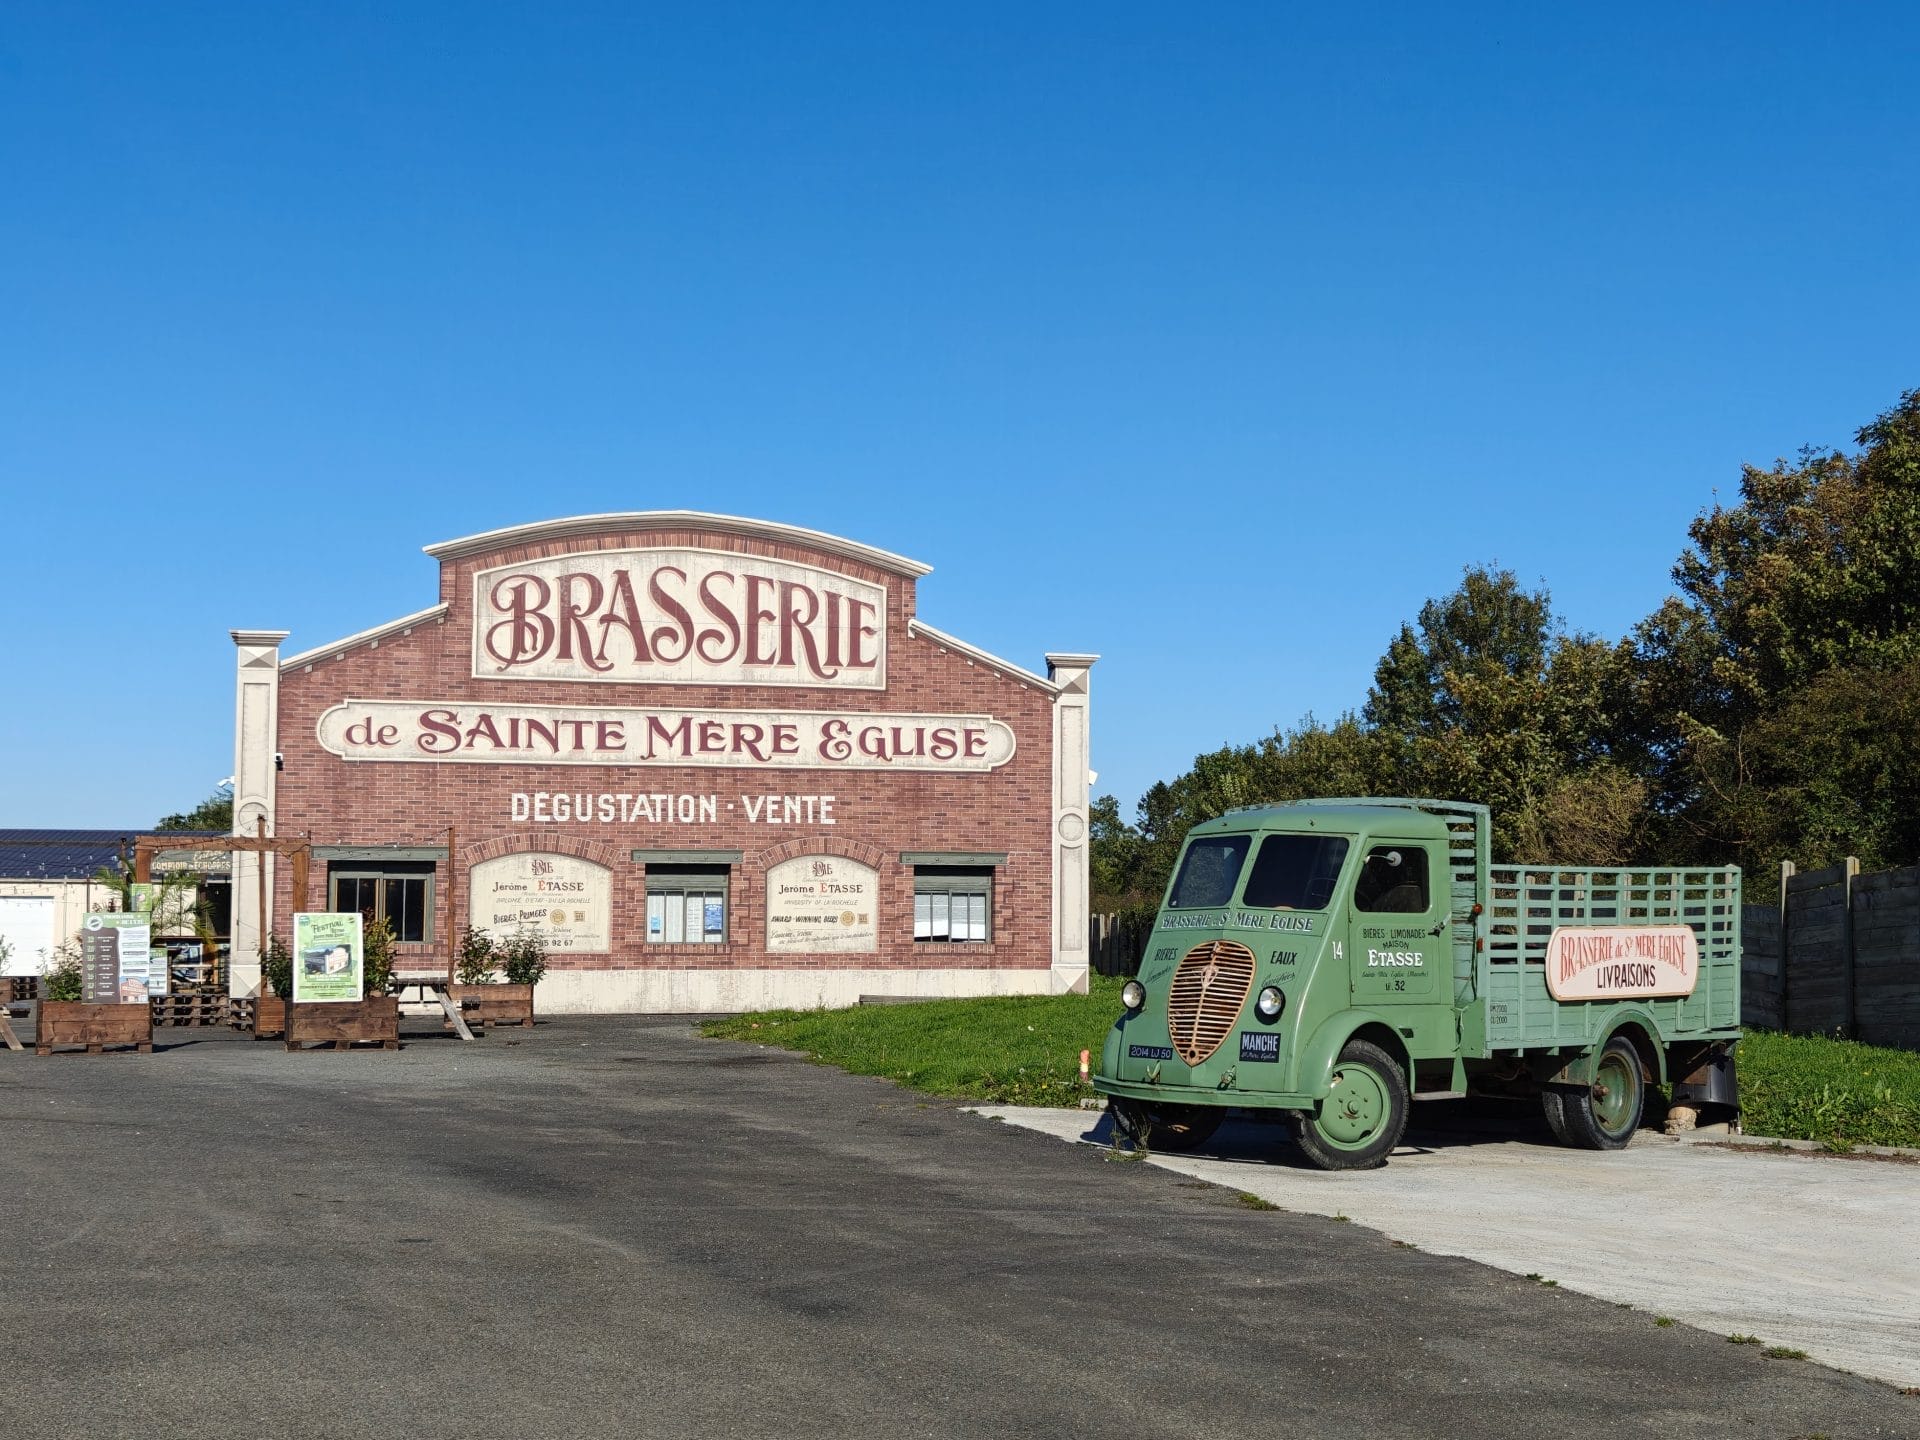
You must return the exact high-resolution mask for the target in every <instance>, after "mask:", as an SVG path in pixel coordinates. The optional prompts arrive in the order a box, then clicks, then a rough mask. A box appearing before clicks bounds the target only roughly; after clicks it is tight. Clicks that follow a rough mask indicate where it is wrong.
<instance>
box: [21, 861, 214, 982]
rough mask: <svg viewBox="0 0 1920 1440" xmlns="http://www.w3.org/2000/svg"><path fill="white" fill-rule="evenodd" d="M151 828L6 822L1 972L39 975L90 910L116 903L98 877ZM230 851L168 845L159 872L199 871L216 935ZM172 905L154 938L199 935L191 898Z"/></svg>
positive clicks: (181, 938)
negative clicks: (36, 826)
mask: <svg viewBox="0 0 1920 1440" xmlns="http://www.w3.org/2000/svg"><path fill="white" fill-rule="evenodd" d="M147 833H150V832H148V831H145V830H141V829H127V830H0V975H38V974H40V973H42V972H43V971H44V970H45V969H46V968H47V962H48V960H49V959H50V958H51V956H52V955H53V953H54V951H55V949H56V948H57V947H58V946H60V945H61V944H63V943H65V942H67V941H70V940H72V939H73V938H74V937H75V935H76V934H77V933H78V932H79V930H80V927H81V925H82V923H83V922H84V921H85V919H86V916H87V914H88V912H89V911H94V910H107V909H116V908H118V904H119V897H118V895H117V893H116V891H115V890H114V888H113V887H112V886H110V885H107V884H105V883H104V882H102V881H101V880H100V878H99V876H100V873H101V871H102V870H108V871H111V870H115V869H117V868H118V867H119V865H120V863H121V858H122V856H123V854H124V856H125V857H126V859H127V860H128V861H131V860H132V858H133V842H134V840H135V839H136V838H138V837H139V836H141V835H144V834H147ZM231 863H232V857H231V856H230V855H229V854H228V853H227V852H226V851H223V850H213V851H197V852H187V851H178V852H171V853H169V852H162V853H161V855H160V857H159V858H158V860H156V862H155V874H156V876H158V875H161V874H165V873H167V872H170V871H171V872H181V871H198V872H199V873H200V874H202V875H204V876H206V877H207V878H206V880H205V882H204V889H205V891H206V895H207V899H208V900H209V901H210V902H212V916H211V918H212V920H213V926H214V930H215V932H216V934H217V936H218V937H219V938H221V939H224V938H225V936H226V932H227V915H228V911H229V908H230V906H229V896H230V893H231V885H230V883H229V881H228V879H227V875H226V871H227V870H228V869H229V867H230V866H231ZM195 898H196V897H195V896H194V895H193V894H192V893H191V892H189V893H188V894H187V895H185V896H184V897H183V901H184V903H179V904H175V905H172V906H170V907H168V910H167V911H166V912H165V913H164V914H163V916H162V920H161V924H160V926H159V928H157V929H156V931H155V934H154V939H155V940H179V941H181V942H183V943H190V942H193V941H194V940H195V939H196V938H197V937H195V935H194V926H193V901H194V899H195ZM169 917H170V918H169Z"/></svg>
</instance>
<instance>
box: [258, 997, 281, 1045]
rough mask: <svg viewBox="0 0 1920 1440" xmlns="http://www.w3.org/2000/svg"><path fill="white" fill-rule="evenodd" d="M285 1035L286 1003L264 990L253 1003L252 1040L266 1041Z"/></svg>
mask: <svg viewBox="0 0 1920 1440" xmlns="http://www.w3.org/2000/svg"><path fill="white" fill-rule="evenodd" d="M286 1033H287V1002H286V1001H284V1000H282V999H281V998H280V997H279V996H278V995H269V994H267V993H266V992H265V991H264V990H263V991H261V992H260V996H259V998H258V999H256V1000H255V1001H254V1002H253V1038H254V1039H256V1040H266V1039H268V1038H270V1037H272V1036H274V1035H284V1034H286Z"/></svg>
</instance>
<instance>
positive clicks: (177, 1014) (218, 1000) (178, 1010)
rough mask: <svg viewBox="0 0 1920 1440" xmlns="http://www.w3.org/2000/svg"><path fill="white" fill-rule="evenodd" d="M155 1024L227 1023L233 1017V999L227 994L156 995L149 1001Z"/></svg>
mask: <svg viewBox="0 0 1920 1440" xmlns="http://www.w3.org/2000/svg"><path fill="white" fill-rule="evenodd" d="M147 1007H148V1009H150V1010H151V1011H152V1012H153V1023H154V1024H155V1025H171V1026H175V1027H180V1028H186V1027H192V1026H202V1027H205V1026H215V1025H225V1024H227V1023H229V1021H230V1019H231V1018H232V1013H233V1006H232V1000H231V998H230V997H228V996H226V995H196V994H186V995H156V996H154V997H153V998H152V999H151V1000H149V1001H147Z"/></svg>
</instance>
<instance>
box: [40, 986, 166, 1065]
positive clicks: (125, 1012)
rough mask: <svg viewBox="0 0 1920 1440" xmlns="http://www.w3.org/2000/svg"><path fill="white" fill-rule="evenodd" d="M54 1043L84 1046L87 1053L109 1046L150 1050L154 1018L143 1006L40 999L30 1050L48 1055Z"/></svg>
mask: <svg viewBox="0 0 1920 1440" xmlns="http://www.w3.org/2000/svg"><path fill="white" fill-rule="evenodd" d="M56 1045H84V1046H85V1047H86V1050H87V1054H89V1055H98V1054H99V1053H100V1052H101V1051H102V1050H104V1049H106V1048H107V1047H108V1046H120V1045H131V1046H133V1047H134V1048H135V1049H137V1050H139V1052H140V1053H141V1054H142V1055H151V1054H152V1053H153V1017H152V1015H151V1014H150V1013H149V1011H148V1010H147V1007H146V1006H144V1005H89V1004H87V1003H86V1002H85V1001H84V1000H42V1001H41V1002H40V1028H39V1029H38V1030H37V1031H36V1032H35V1034H34V1037H33V1053H34V1054H36V1055H51V1054H52V1053H53V1047H54V1046H56Z"/></svg>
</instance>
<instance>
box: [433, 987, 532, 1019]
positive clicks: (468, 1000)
mask: <svg viewBox="0 0 1920 1440" xmlns="http://www.w3.org/2000/svg"><path fill="white" fill-rule="evenodd" d="M447 995H448V997H449V998H451V999H452V1001H453V1003H454V1004H456V1005H458V1006H459V1007H460V1009H461V1013H462V1014H463V1015H464V1016H465V1018H466V1022H467V1024H468V1025H469V1026H474V1025H478V1026H481V1027H482V1028H485V1027H486V1026H489V1025H519V1026H521V1027H522V1028H524V1029H527V1030H531V1029H532V1028H533V986H531V985H449V986H448V987H447ZM447 1028H448V1029H449V1030H451V1029H452V1028H453V1026H452V1024H451V1023H449V1024H448V1025H447Z"/></svg>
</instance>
